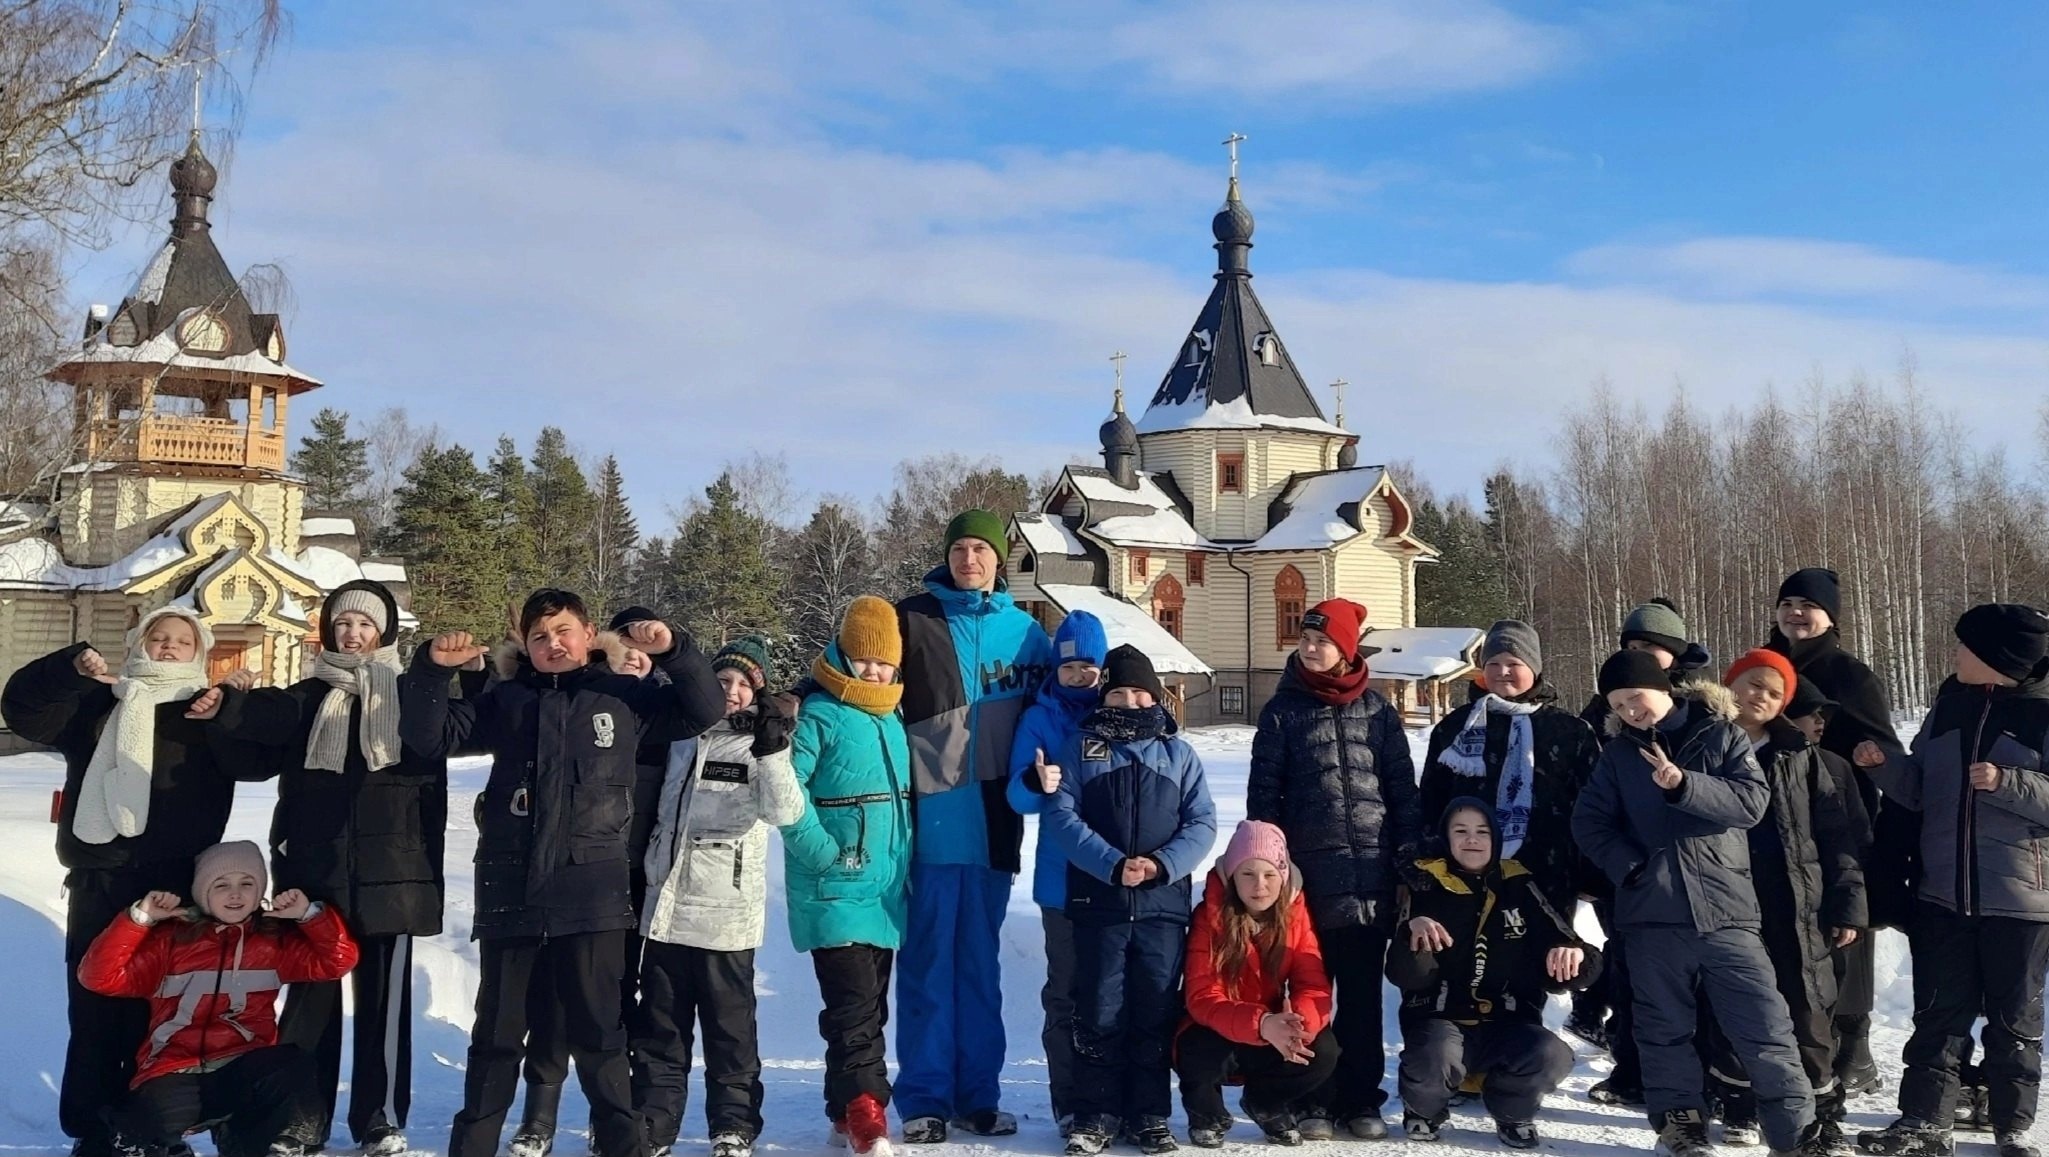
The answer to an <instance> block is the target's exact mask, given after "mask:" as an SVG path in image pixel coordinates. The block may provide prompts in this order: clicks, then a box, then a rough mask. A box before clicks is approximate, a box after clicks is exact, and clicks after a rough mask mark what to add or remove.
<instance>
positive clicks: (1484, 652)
mask: <svg viewBox="0 0 2049 1157" xmlns="http://www.w3.org/2000/svg"><path fill="white" fill-rule="evenodd" d="M1496 655H1512V656H1514V657H1515V658H1518V659H1521V660H1522V661H1523V662H1524V663H1527V664H1528V665H1529V668H1530V670H1532V671H1535V672H1536V673H1537V674H1539V675H1542V674H1543V673H1544V648H1543V644H1541V643H1540V642H1538V640H1537V628H1535V627H1533V626H1531V625H1529V624H1528V623H1525V622H1523V621H1522V620H1520V619H1503V620H1501V621H1500V622H1498V623H1496V624H1494V625H1493V626H1491V627H1489V628H1487V642H1486V644H1485V645H1484V646H1482V647H1481V649H1480V661H1481V662H1482V663H1485V662H1486V661H1487V660H1489V659H1492V658H1493V657H1494V656H1496Z"/></svg>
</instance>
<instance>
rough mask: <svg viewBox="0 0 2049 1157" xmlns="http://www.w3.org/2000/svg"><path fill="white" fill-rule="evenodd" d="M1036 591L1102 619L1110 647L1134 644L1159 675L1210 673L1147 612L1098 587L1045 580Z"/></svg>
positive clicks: (1065, 608) (1067, 608)
mask: <svg viewBox="0 0 2049 1157" xmlns="http://www.w3.org/2000/svg"><path fill="white" fill-rule="evenodd" d="M1039 593H1040V594H1042V595H1045V596H1046V598H1047V599H1048V600H1050V601H1051V602H1052V603H1053V605H1054V606H1057V607H1059V608H1060V609H1061V610H1063V611H1087V612H1088V613H1090V614H1092V615H1094V616H1096V617H1097V618H1099V619H1101V620H1103V632H1104V634H1106V635H1108V636H1109V638H1110V645H1111V646H1113V647H1117V646H1122V645H1124V644H1127V643H1128V644H1130V645H1131V646H1134V647H1137V648H1138V649H1139V650H1141V651H1144V652H1145V656H1146V658H1148V659H1151V660H1152V661H1153V669H1154V670H1156V671H1158V672H1160V673H1161V674H1163V675H1165V674H1174V675H1209V674H1213V673H1214V672H1212V671H1211V670H1210V667H1209V664H1207V663H1204V662H1203V661H1202V660H1201V659H1198V658H1196V657H1195V652H1193V651H1191V650H1189V649H1188V648H1187V647H1186V646H1185V645H1183V644H1182V642H1181V640H1179V639H1177V638H1175V637H1174V636H1173V635H1172V634H1171V633H1169V632H1168V630H1167V628H1165V627H1163V626H1161V625H1160V624H1159V623H1157V622H1155V621H1154V619H1153V617H1152V616H1151V615H1149V614H1146V613H1145V612H1144V611H1143V610H1141V609H1139V608H1138V607H1136V606H1133V605H1132V604H1130V603H1127V602H1125V601H1124V600H1123V599H1120V598H1118V597H1116V596H1115V595H1112V594H1111V593H1110V592H1108V591H1106V590H1103V589H1102V588H1101V587H1085V586H1075V585H1072V584H1068V583H1047V584H1042V585H1041V586H1040V587H1039Z"/></svg>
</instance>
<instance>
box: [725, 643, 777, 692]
mask: <svg viewBox="0 0 2049 1157" xmlns="http://www.w3.org/2000/svg"><path fill="white" fill-rule="evenodd" d="M711 669H712V674H714V675H716V674H718V673H719V672H720V671H726V670H732V671H738V672H740V673H741V674H742V675H745V676H747V682H748V683H749V684H751V685H752V686H753V688H754V689H755V690H756V691H760V690H762V689H764V688H766V687H767V686H768V641H767V640H766V639H763V638H762V637H761V636H759V635H742V636H740V637H739V638H737V639H734V640H733V641H732V642H730V643H727V644H726V645H725V646H724V647H722V648H720V649H719V653H718V654H716V655H713V656H712V660H711Z"/></svg>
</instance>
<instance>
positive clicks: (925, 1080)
mask: <svg viewBox="0 0 2049 1157" xmlns="http://www.w3.org/2000/svg"><path fill="white" fill-rule="evenodd" d="M1010 882H1011V881H1010V874H1009V873H1008V872H999V871H996V870H994V869H992V868H979V867H976V866H974V865H972V864H918V863H914V864H912V865H911V894H910V920H909V928H908V930H907V931H906V932H905V934H904V947H903V951H902V953H900V954H899V957H898V960H897V977H896V1006H897V1026H896V1063H897V1074H896V1106H897V1114H898V1116H900V1117H901V1118H902V1119H904V1120H906V1121H908V1120H911V1119H912V1118H914V1117H938V1118H940V1119H941V1120H951V1119H953V1118H956V1117H965V1116H967V1115H968V1114H970V1113H974V1112H978V1111H980V1110H983V1109H994V1108H996V1107H997V1105H998V1101H999V1099H1000V1096H1001V1088H1000V1086H999V1084H998V1082H999V1081H1000V1079H1001V1078H1002V1075H1003V1047H1004V1041H1003V988H1002V983H1001V981H1002V975H1001V967H1000V965H999V964H998V962H997V954H998V950H999V948H1000V946H1001V939H1002V935H1003V913H1004V909H1005V908H1007V907H1008V906H1009V905H1010Z"/></svg>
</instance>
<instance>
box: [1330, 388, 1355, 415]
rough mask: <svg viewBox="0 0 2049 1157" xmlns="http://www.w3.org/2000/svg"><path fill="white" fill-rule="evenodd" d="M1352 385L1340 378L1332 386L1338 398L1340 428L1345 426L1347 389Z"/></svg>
mask: <svg viewBox="0 0 2049 1157" xmlns="http://www.w3.org/2000/svg"><path fill="white" fill-rule="evenodd" d="M1351 384H1352V383H1350V382H1348V381H1346V380H1345V379H1343V378H1339V379H1338V380H1337V381H1334V382H1332V383H1331V384H1330V388H1331V390H1332V392H1334V393H1335V394H1337V396H1338V425H1340V426H1342V425H1344V424H1345V387H1346V386H1349V385H1351Z"/></svg>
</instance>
